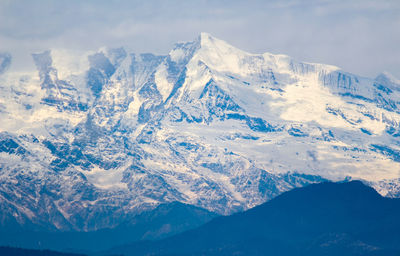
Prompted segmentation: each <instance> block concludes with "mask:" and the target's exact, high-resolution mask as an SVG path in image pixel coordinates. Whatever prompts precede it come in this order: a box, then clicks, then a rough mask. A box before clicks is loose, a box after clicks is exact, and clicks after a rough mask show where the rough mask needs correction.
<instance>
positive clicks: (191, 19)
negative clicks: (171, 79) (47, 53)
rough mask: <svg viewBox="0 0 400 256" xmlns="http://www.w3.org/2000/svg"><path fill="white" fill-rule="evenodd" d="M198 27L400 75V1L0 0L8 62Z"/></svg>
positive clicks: (191, 34) (173, 37)
mask: <svg viewBox="0 0 400 256" xmlns="http://www.w3.org/2000/svg"><path fill="white" fill-rule="evenodd" d="M202 31H204V32H208V33H211V34H212V35H214V36H215V37H217V38H220V39H223V40H225V41H227V42H229V43H230V44H232V45H234V46H237V47H238V48H241V49H243V50H246V51H249V52H252V53H263V52H271V53H283V54H287V55H290V56H292V57H294V58H296V59H298V60H304V61H309V62H321V63H326V64H333V65H337V66H340V67H342V68H343V69H345V70H347V71H350V72H354V73H357V74H361V75H364V76H369V77H374V76H376V75H377V74H378V73H380V72H381V71H388V72H390V73H392V74H394V75H395V76H396V77H397V78H400V0H375V1H372V0H353V1H352V0H347V1H346V0H343V1H342V0H297V1H289V0H283V1H266V0H264V1H261V0H260V1H235V0H230V1H215V0H214V1H211V0H201V1H196V0H193V1H188V0H186V1H183V0H182V1H179V0H172V1H167V0H164V1H161V0H156V1H151V0H147V1H122V0H96V1H76V0H53V1H50V0H35V1H33V0H0V51H11V52H12V53H13V54H14V55H15V56H16V59H17V60H16V61H15V62H16V63H15V64H14V65H21V63H22V62H23V60H24V58H25V57H29V53H30V52H33V51H35V52H36V51H42V50H45V49H48V48H71V49H84V50H87V49H91V50H94V49H97V48H99V47H101V46H128V47H129V49H130V50H132V51H134V52H137V53H141V52H154V53H161V54H165V53H167V52H168V51H169V50H170V49H171V48H172V47H173V44H174V43H175V42H177V41H191V40H193V39H194V38H195V37H197V36H198V34H199V33H200V32H202ZM24 56H25V57H24ZM18 62H19V63H18Z"/></svg>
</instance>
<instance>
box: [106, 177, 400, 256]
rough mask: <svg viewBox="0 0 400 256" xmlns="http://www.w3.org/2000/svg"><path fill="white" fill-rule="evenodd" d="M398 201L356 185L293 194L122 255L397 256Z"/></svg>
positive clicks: (328, 186)
mask: <svg viewBox="0 0 400 256" xmlns="http://www.w3.org/2000/svg"><path fill="white" fill-rule="evenodd" d="M399 214H400V200H399V199H389V198H384V197H382V196H380V195H379V194H378V193H377V192H376V191H374V190H373V189H372V188H370V187H367V186H365V185H364V184H362V183H361V182H359V181H352V182H348V183H321V184H313V185H309V186H307V187H304V188H298V189H294V190H292V191H289V192H285V193H284V194H282V195H280V196H278V197H276V198H275V199H272V200H271V201H269V202H267V203H265V204H262V205H260V206H256V207H254V208H252V209H250V210H248V211H246V212H243V213H238V214H234V215H232V216H227V217H220V218H216V219H214V220H213V221H211V222H209V223H207V224H205V225H204V226H202V227H200V228H197V229H195V230H192V231H188V232H185V233H183V234H179V235H177V236H174V237H171V238H168V239H165V240H161V241H155V242H147V243H136V244H132V245H131V246H125V247H120V248H115V249H113V250H110V253H111V252H112V253H121V254H124V255H276V254H279V255H398V254H399V252H400V246H399V244H400V243H399V242H400V232H399V230H400V229H399V227H400V222H399V220H398V216H399Z"/></svg>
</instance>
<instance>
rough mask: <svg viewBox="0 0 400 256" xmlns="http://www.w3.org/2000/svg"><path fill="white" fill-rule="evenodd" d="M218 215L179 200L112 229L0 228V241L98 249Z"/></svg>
mask: <svg viewBox="0 0 400 256" xmlns="http://www.w3.org/2000/svg"><path fill="white" fill-rule="evenodd" d="M216 216H217V215H216V214H215V213H211V212H208V211H206V210H204V209H201V208H197V207H195V206H191V205H185V204H182V203H179V202H173V203H170V204H161V205H159V206H158V207H157V208H156V209H154V210H151V211H145V212H143V213H141V214H139V215H137V216H133V217H132V218H131V219H129V220H127V221H126V222H124V223H122V224H120V225H118V226H117V227H115V228H112V229H101V230H96V231H91V232H76V231H74V232H59V231H56V232H43V231H42V232H33V231H31V230H29V229H28V228H27V227H25V229H22V230H21V229H17V228H15V229H11V230H1V231H0V245H8V246H13V247H20V248H36V249H43V248H45V249H51V250H62V251H74V252H75V251H79V252H81V251H100V250H106V249H109V248H111V247H115V246H120V245H123V244H127V243H131V242H133V241H140V240H156V239H161V238H165V237H169V236H172V235H175V234H178V233H181V232H183V231H186V230H189V229H193V228H196V227H198V226H200V225H202V224H204V223H206V222H208V221H210V220H211V219H213V218H214V217H216Z"/></svg>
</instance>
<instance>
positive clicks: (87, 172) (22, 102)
mask: <svg viewBox="0 0 400 256" xmlns="http://www.w3.org/2000/svg"><path fill="white" fill-rule="evenodd" d="M32 59H33V61H34V63H35V66H36V70H34V71H32V72H23V73H21V72H16V71H14V70H13V69H12V68H10V67H9V66H10V65H11V66H12V56H11V55H10V54H8V53H0V120H1V122H0V208H1V211H0V212H1V215H0V217H1V218H0V223H1V225H2V226H3V227H6V228H10V229H15V228H21V227H28V228H33V229H39V230H41V229H44V230H79V231H91V230H98V229H102V228H112V227H115V226H117V225H119V224H121V223H123V222H124V221H125V220H127V219H129V218H130V217H132V216H134V215H136V214H138V213H140V212H142V211H144V210H147V209H152V208H155V207H156V206H157V205H159V204H161V203H166V202H173V201H179V202H183V203H186V204H191V205H195V206H198V207H202V208H205V209H208V210H210V211H214V212H217V213H219V214H225V215H227V214H231V213H234V212H237V211H241V210H245V209H248V208H251V207H254V206H256V205H259V204H261V203H263V202H265V201H267V200H270V199H272V198H273V197H275V196H277V195H279V194H280V193H282V192H284V191H287V190H290V189H292V188H295V187H301V186H305V185H307V184H310V183H317V182H321V181H325V180H332V181H340V180H349V179H358V180H363V181H364V182H365V183H366V184H369V185H370V186H372V187H374V188H375V189H376V190H377V191H378V192H379V193H381V194H382V195H384V196H389V197H400V108H399V106H400V81H399V80H397V79H396V78H394V77H393V76H391V75H390V74H388V73H385V72H384V73H382V74H380V75H379V76H377V77H376V78H367V77H362V76H358V75H355V74H351V73H348V72H345V71H343V70H341V69H340V68H339V67H335V66H331V65H324V64H316V63H307V62H301V61H297V60H295V59H293V58H291V57H289V56H286V55H280V54H278V55H277V54H271V53H264V54H250V53H247V52H244V51H241V50H239V49H237V48H235V47H233V46H231V45H229V44H228V43H226V42H224V41H222V40H220V39H217V38H214V37H212V36H211V35H209V34H207V33H201V35H200V36H199V37H198V38H196V39H195V40H194V41H193V42H181V43H177V44H176V45H175V47H174V49H173V50H172V51H171V52H170V53H169V54H168V55H165V56H158V55H154V54H151V53H145V54H134V53H129V52H127V51H126V50H125V49H124V48H102V49H100V50H97V51H90V52H86V53H83V54H76V53H73V52H71V51H68V50H62V49H51V50H47V51H44V52H40V53H33V54H32Z"/></svg>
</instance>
